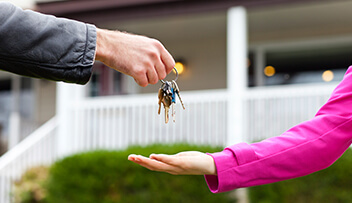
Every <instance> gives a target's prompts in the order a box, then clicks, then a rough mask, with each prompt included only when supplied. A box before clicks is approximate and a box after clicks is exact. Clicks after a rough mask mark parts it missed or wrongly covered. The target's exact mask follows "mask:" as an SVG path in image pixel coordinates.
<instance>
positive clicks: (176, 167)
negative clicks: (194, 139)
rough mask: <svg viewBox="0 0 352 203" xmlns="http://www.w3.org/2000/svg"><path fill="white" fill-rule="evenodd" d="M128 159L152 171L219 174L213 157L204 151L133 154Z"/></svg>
mask: <svg viewBox="0 0 352 203" xmlns="http://www.w3.org/2000/svg"><path fill="white" fill-rule="evenodd" d="M128 160H130V161H133V162H134V163H137V164H139V165H141V166H143V167H145V168H148V169H149V170H152V171H161V172H166V173H170V174H173V175H217V173H216V167H215V163H214V160H213V158H212V157H211V156H210V155H207V154H205V153H202V152H196V151H190V152H181V153H178V154H175V155H165V154H151V155H150V156H149V158H147V157H144V156H141V155H134V154H131V155H129V156H128Z"/></svg>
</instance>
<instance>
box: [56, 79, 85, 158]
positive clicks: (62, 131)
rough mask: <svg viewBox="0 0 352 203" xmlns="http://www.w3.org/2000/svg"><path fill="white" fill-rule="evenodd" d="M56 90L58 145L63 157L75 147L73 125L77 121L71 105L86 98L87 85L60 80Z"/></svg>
mask: <svg viewBox="0 0 352 203" xmlns="http://www.w3.org/2000/svg"><path fill="white" fill-rule="evenodd" d="M56 91H57V92H56V116H57V119H58V123H59V127H58V130H57V133H58V136H57V137H58V140H57V147H58V155H59V157H63V156H66V155H68V154H69V153H70V152H71V151H72V147H73V146H72V140H73V139H74V137H73V136H74V133H73V129H72V125H74V122H75V121H74V117H73V114H72V111H71V106H72V104H73V103H75V102H79V101H80V100H82V99H83V98H84V96H85V86H83V85H75V84H68V83H63V82H59V83H57V90H56Z"/></svg>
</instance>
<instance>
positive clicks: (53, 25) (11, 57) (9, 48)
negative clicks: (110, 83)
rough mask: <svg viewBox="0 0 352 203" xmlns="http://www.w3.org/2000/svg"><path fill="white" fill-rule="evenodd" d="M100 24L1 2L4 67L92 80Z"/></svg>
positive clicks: (45, 75)
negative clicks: (23, 8)
mask: <svg viewBox="0 0 352 203" xmlns="http://www.w3.org/2000/svg"><path fill="white" fill-rule="evenodd" d="M95 48H96V27H95V26H94V25H90V24H85V23H81V22H77V21H73V20H68V19H62V18H56V17H54V16H50V15H44V14H40V13H37V12H34V11H29V10H22V9H21V8H18V7H16V6H14V5H12V4H10V3H7V2H0V69H1V70H5V71H9V72H12V73H15V74H19V75H23V76H29V77H35V78H43V79H48V80H54V81H64V82H69V83H77V84H85V83H87V82H88V81H89V79H90V76H91V73H92V66H93V63H94V57H95Z"/></svg>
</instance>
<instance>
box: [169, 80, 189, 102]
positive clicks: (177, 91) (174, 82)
mask: <svg viewBox="0 0 352 203" xmlns="http://www.w3.org/2000/svg"><path fill="white" fill-rule="evenodd" d="M172 87H173V88H174V91H175V92H176V94H177V96H178V98H179V99H180V102H181V105H182V108H183V109H186V108H185V105H184V104H183V101H182V99H181V96H180V89H179V88H178V85H177V83H176V81H175V80H172Z"/></svg>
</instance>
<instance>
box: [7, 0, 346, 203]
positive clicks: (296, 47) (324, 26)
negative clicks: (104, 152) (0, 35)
mask: <svg viewBox="0 0 352 203" xmlns="http://www.w3.org/2000/svg"><path fill="white" fill-rule="evenodd" d="M10 2H12V3H14V4H16V5H18V6H20V7H22V8H24V9H32V10H35V11H38V12H41V13H45V14H51V15H55V16H57V17H65V18H69V19H74V20H79V21H83V22H86V23H92V24H94V25H96V26H97V27H100V28H106V29H113V30H120V31H127V32H130V33H135V34H141V35H146V36H149V37H152V38H156V39H158V40H159V41H161V42H162V43H163V44H164V46H165V47H166V48H167V49H168V50H169V52H170V53H171V54H172V55H173V57H174V58H175V60H176V62H177V68H178V71H179V74H180V75H179V79H178V81H177V83H178V85H179V87H180V90H181V97H182V99H183V102H184V103H185V106H186V109H185V110H183V109H182V108H181V107H180V103H179V102H177V109H176V122H175V123H173V122H172V121H171V122H169V123H168V124H165V123H164V112H162V113H161V115H158V114H157V108H158V104H157V102H158V99H157V91H158V89H159V88H160V85H161V84H160V83H158V84H156V85H149V86H147V87H145V88H142V87H139V86H138V85H136V84H135V82H134V80H133V79H132V78H130V77H129V76H126V75H123V74H121V73H118V72H115V71H113V70H111V69H109V68H107V67H105V66H104V65H103V64H101V63H99V62H96V63H95V65H94V73H93V76H92V78H91V80H90V82H89V83H88V84H87V85H85V86H78V85H72V84H63V83H55V82H51V81H44V80H38V79H32V78H24V77H20V76H16V75H12V74H9V73H6V72H0V140H1V142H0V143H1V145H0V150H1V153H4V152H6V151H8V150H10V151H9V153H8V154H9V155H7V156H6V155H4V157H2V158H1V159H0V171H11V174H12V173H13V174H12V175H13V176H14V177H18V174H20V172H23V170H25V169H26V168H29V167H30V166H33V165H38V164H45V163H52V162H53V161H55V160H56V159H57V158H58V157H62V156H65V155H70V154H73V153H77V152H83V151H89V150H94V149H126V148H127V147H128V146H131V145H141V146H146V145H149V144H154V143H163V144H170V143H179V142H183V143H189V144H197V145H212V146H220V147H225V146H227V145H230V144H235V143H237V142H242V141H245V142H254V141H258V140H261V139H265V138H268V137H271V136H276V135H280V134H281V133H283V132H284V131H285V130H287V129H288V128H290V127H292V126H293V125H295V124H298V123H300V122H302V121H304V120H307V119H309V118H311V117H313V116H314V114H315V112H316V111H317V110H318V109H319V108H320V107H321V105H322V104H324V103H325V102H326V101H327V99H328V98H329V95H330V94H331V92H332V90H333V89H334V87H336V85H337V84H338V82H339V81H340V80H341V79H342V78H343V75H344V73H345V71H346V69H347V68H348V67H349V66H350V64H351V53H352V34H351V33H352V26H351V25H352V13H351V12H350V11H351V9H352V1H350V0H237V1H235V0H233V1H229V0H217V1H206V0H205V1H195V0H194V1H192V0H188V1H185V0H164V1H162V0H119V1H117V0H99V1H98V0H65V1H49V0H37V1H36V0H13V1H10ZM237 33H239V34H237ZM173 77H174V74H173V73H171V74H170V75H169V76H168V77H167V79H170V80H171V79H173ZM21 141H23V142H21ZM33 157H35V158H33ZM18 163H21V166H19V165H18ZM1 173H2V172H1ZM4 173H5V172H4ZM6 173H7V172H6ZM0 202H1V201H0Z"/></svg>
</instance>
